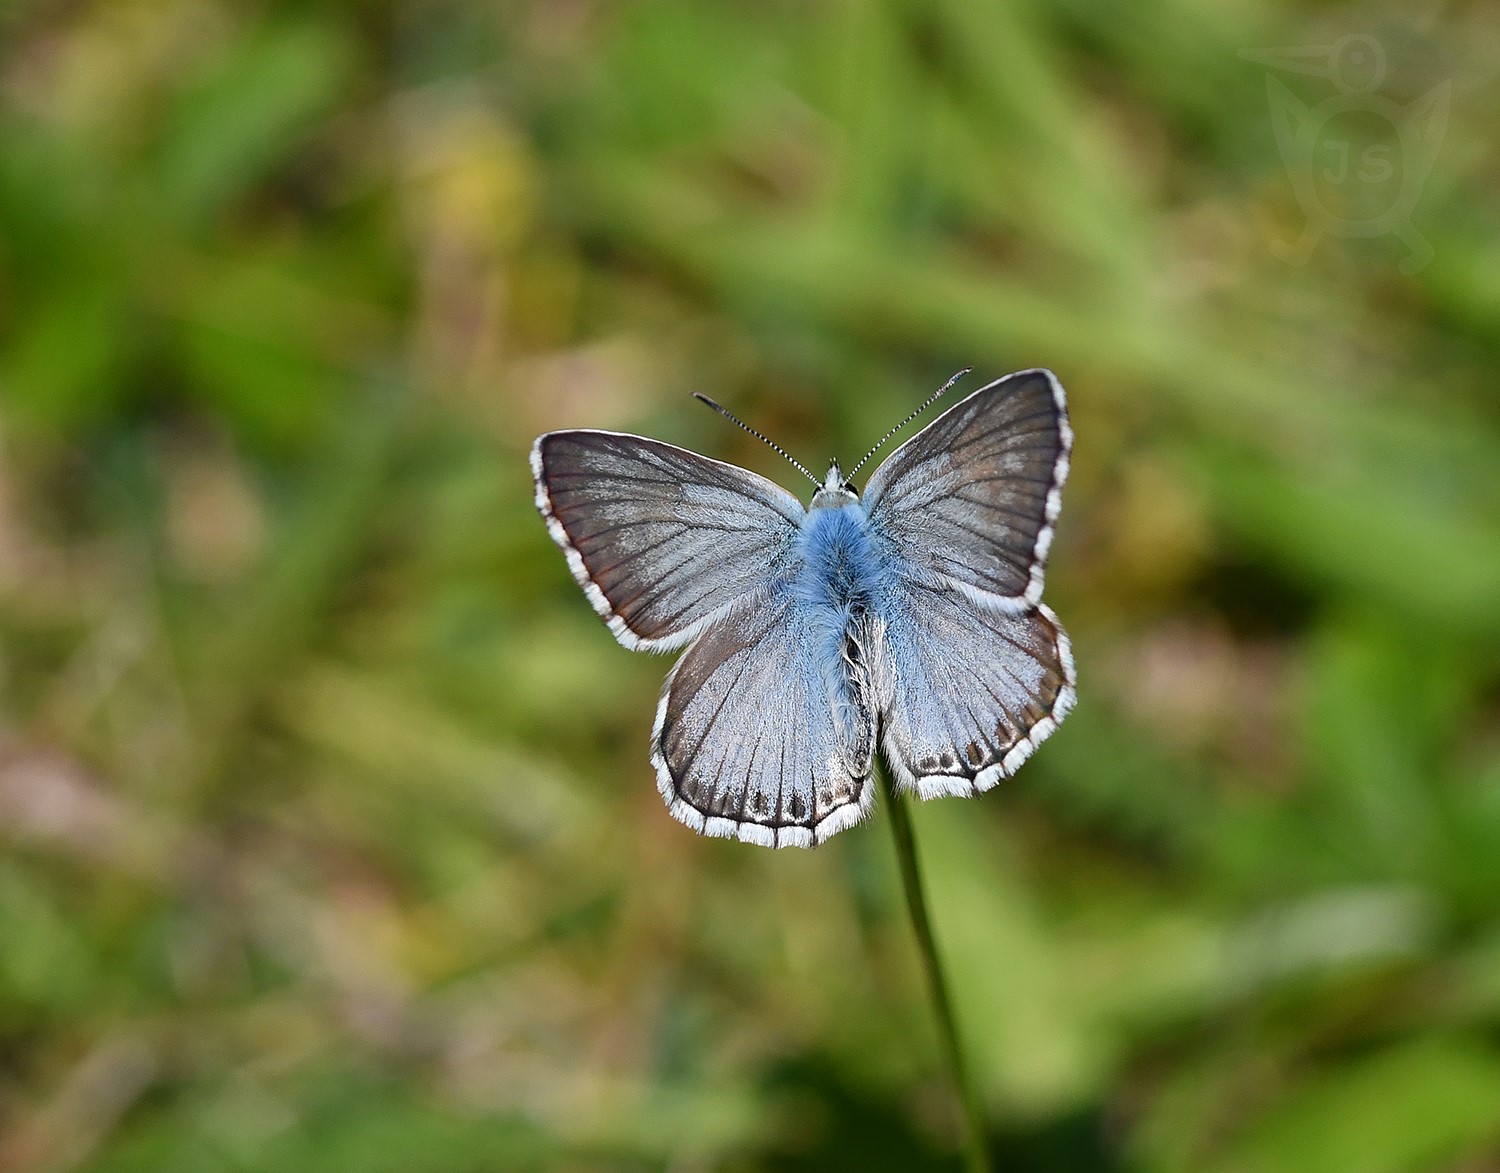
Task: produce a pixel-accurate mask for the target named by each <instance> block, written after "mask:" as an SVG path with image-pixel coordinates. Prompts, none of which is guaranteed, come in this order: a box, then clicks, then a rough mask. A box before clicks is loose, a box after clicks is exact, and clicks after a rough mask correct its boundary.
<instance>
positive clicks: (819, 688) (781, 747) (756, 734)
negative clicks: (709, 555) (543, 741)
mask: <svg viewBox="0 0 1500 1173" xmlns="http://www.w3.org/2000/svg"><path fill="white" fill-rule="evenodd" d="M829 650H830V649H829V647H828V645H827V637H826V633H825V632H821V631H820V630H819V628H818V625H817V623H816V621H815V620H813V618H812V617H811V616H810V615H809V614H808V613H807V611H806V610H805V609H804V608H803V607H801V606H800V605H799V604H798V602H797V601H796V599H795V598H793V597H792V595H791V594H790V592H776V593H774V594H773V595H772V596H770V597H769V598H767V599H766V600H765V602H764V603H763V605H761V606H758V607H755V608H752V609H750V610H746V611H741V612H737V613H736V614H735V615H733V616H732V617H731V618H730V619H729V620H727V621H726V622H724V623H721V624H717V625H715V626H713V627H711V628H709V629H708V630H707V631H705V632H704V633H703V634H702V635H701V636H699V638H698V639H697V640H695V641H694V643H693V645H692V647H690V648H689V649H688V650H687V652H686V653H685V654H684V655H683V657H682V659H680V660H679V661H678V662H677V664H676V665H675V666H674V667H673V669H672V672H671V674H670V675H669V676H668V677H667V682H666V684H665V686H664V687H663V688H662V694H661V702H660V703H659V704H658V705H657V709H656V725H655V727H654V728H653V729H652V731H651V764H652V765H653V766H654V767H655V768H656V782H657V789H658V790H659V791H660V792H661V796H662V799H663V800H664V801H665V802H666V804H667V810H668V812H669V813H670V814H671V815H672V817H673V818H674V819H676V820H678V822H681V823H685V824H686V825H687V826H689V827H691V828H692V829H693V830H695V831H697V832H699V833H700V834H703V835H711V836H715V837H720V838H726V839H739V840H741V841H742V842H745V843H758V844H760V845H762V846H764V847H816V846H817V845H818V844H820V843H823V842H825V841H826V840H827V839H828V838H829V837H830V836H832V835H836V834H837V833H838V832H839V831H842V830H843V829H844V828H845V827H851V826H853V825H854V824H855V823H857V822H859V821H860V820H861V819H863V818H864V817H865V816H866V815H867V814H869V812H870V810H871V807H872V805H873V803H874V783H873V780H872V778H871V769H872V757H873V753H874V745H875V717H874V713H873V711H872V709H871V707H870V703H869V698H868V697H867V696H866V695H865V692H864V690H863V688H862V686H861V684H860V682H859V681H858V680H851V679H850V677H849V676H848V675H846V673H845V671H844V665H843V663H842V662H838V663H837V664H836V665H830V664H829V663H828V662H827V661H828V658H829V657H828V655H827V653H828V651H829ZM833 658H834V659H835V660H837V659H838V657H837V653H836V652H835V655H834V657H833Z"/></svg>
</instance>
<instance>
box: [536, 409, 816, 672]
mask: <svg viewBox="0 0 1500 1173" xmlns="http://www.w3.org/2000/svg"><path fill="white" fill-rule="evenodd" d="M531 465H532V472H533V474H534V476H535V479H536V489H537V492H536V499H537V508H538V509H540V510H541V512H542V516H543V517H545V518H546V519H547V525H548V529H549V530H550V531H551V534H552V537H553V538H554V539H555V540H556V542H557V544H558V545H559V546H561V547H562V549H563V553H564V554H566V555H567V559H568V565H569V567H570V568H571V569H572V571H573V576H574V577H575V578H576V579H577V580H578V584H579V586H581V587H583V589H584V593H585V594H587V595H588V598H589V601H590V602H591V603H592V604H593V605H594V609H595V610H596V611H598V612H599V614H600V615H601V616H602V617H603V618H604V619H605V620H606V621H607V622H608V623H609V626H610V630H611V631H613V632H614V633H615V637H616V638H617V639H619V641H620V642H621V643H623V644H624V645H625V646H626V647H629V648H639V649H646V650H666V649H671V648H674V647H680V646H682V645H683V644H685V643H687V642H688V641H689V640H690V639H691V638H692V637H693V636H694V635H695V634H696V633H697V632H698V631H700V630H702V629H703V628H704V627H705V626H707V625H708V624H709V623H711V622H712V621H713V620H714V619H715V618H716V617H719V616H721V615H722V614H724V613H725V612H726V611H727V610H728V609H729V608H731V607H733V606H734V605H735V604H737V603H742V602H744V601H746V600H748V599H750V598H751V597H753V596H755V595H756V594H757V593H759V592H762V591H764V590H765V589H766V587H767V585H768V583H770V582H771V581H772V580H773V579H774V578H775V576H776V575H777V574H778V573H779V572H780V571H782V570H784V567H785V563H786V561H787V559H788V558H789V557H790V546H791V541H792V539H793V537H795V535H796V532H797V524H798V521H799V520H800V519H801V517H802V514H803V512H804V511H803V508H802V504H801V503H800V502H799V501H798V500H797V499H796V498H795V497H793V496H792V495H791V494H790V493H788V492H787V491H786V490H785V489H783V488H781V487H780V486H778V485H775V484H772V483H771V482H770V481H768V480H766V479H765V478H764V477H761V476H757V475H756V474H755V473H752V472H748V471H746V470H745V469H742V468H736V467H735V466H734V465H732V464H724V463H722V462H721V461H717V460H710V459H709V458H708V457H706V456H699V455H698V454H697V453H694V452H689V451H687V450H686V449H683V448H676V447H674V446H672V445H671V444H663V443H660V442H659V441H656V440H647V439H643V438H642V437H640V436H628V435H622V434H619V433H615V432H598V431H566V432H549V433H548V434H546V435H544V436H542V437H541V438H540V439H538V440H537V442H536V443H535V445H533V446H532V451H531Z"/></svg>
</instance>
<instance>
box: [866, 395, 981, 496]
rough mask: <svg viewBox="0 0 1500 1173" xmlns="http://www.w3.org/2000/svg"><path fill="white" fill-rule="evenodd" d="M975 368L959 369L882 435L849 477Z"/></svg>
mask: <svg viewBox="0 0 1500 1173" xmlns="http://www.w3.org/2000/svg"><path fill="white" fill-rule="evenodd" d="M973 369H974V368H973V367H965V368H964V369H963V370H961V371H959V372H958V374H956V375H954V376H953V378H951V379H949V380H948V381H947V382H946V383H944V384H943V385H942V386H941V387H939V388H938V389H937V390H936V391H934V392H933V393H932V394H931V395H929V396H928V397H927V401H926V402H925V403H923V404H922V406H921V407H919V408H917V410H916V411H914V412H912V413H911V414H910V415H909V416H907V417H906V418H905V419H904V420H902V421H901V422H900V423H899V424H897V425H896V426H895V427H894V428H892V429H891V430H890V431H889V432H887V433H886V434H885V435H883V436H881V437H880V443H878V444H876V445H875V447H873V448H871V449H870V450H869V451H868V452H866V453H865V457H864V459H863V460H861V461H860V462H859V463H858V464H856V465H855V466H854V467H853V468H851V469H850V470H849V477H851V478H852V477H853V476H854V474H855V473H857V472H858V471H859V470H860V469H862V468H864V466H865V465H866V464H867V463H868V462H869V459H870V457H872V456H874V455H875V453H877V452H879V451H880V450H881V449H882V448H883V447H885V442H886V441H887V440H889V439H890V438H891V437H892V436H894V435H895V434H896V433H897V432H899V431H900V430H901V429H902V428H904V427H906V425H907V424H909V423H911V421H912V420H914V419H916V418H917V416H919V415H921V414H922V413H923V412H924V411H926V410H927V409H928V408H929V407H931V406H932V405H933V404H934V403H936V402H937V401H938V400H939V399H940V398H941V397H942V396H943V395H944V394H945V393H946V392H947V391H948V390H949V388H951V387H952V386H953V384H954V383H957V382H958V381H959V380H960V379H962V378H963V377H964V376H965V375H967V374H968V373H969V372H970V371H972V370H973Z"/></svg>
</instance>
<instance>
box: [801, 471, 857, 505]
mask: <svg viewBox="0 0 1500 1173" xmlns="http://www.w3.org/2000/svg"><path fill="white" fill-rule="evenodd" d="M858 500H859V494H858V493H856V492H855V491H854V485H853V484H852V483H851V482H850V481H848V480H846V479H845V477H844V471H843V469H841V468H839V462H838V461H837V460H835V461H834V462H833V463H832V464H830V465H829V466H828V475H827V476H826V477H824V478H823V484H822V485H821V486H820V487H819V488H818V491H817V492H816V493H814V494H813V499H812V507H813V508H814V509H840V508H842V507H843V506H845V505H850V504H853V503H854V502H855V501H858Z"/></svg>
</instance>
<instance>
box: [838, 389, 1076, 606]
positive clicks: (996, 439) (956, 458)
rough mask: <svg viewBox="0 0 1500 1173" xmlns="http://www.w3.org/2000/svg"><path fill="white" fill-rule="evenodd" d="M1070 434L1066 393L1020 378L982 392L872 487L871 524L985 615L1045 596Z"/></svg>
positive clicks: (951, 412)
mask: <svg viewBox="0 0 1500 1173" xmlns="http://www.w3.org/2000/svg"><path fill="white" fill-rule="evenodd" d="M1072 447H1073V432H1072V429H1071V428H1070V427H1069V425H1068V412H1067V405H1066V401H1065V399H1064V397H1063V390H1062V385H1061V384H1060V383H1058V381H1057V379H1056V378H1055V377H1054V376H1053V375H1052V373H1051V372H1050V371H1042V370H1036V371H1021V372H1019V373H1017V374H1014V375H1007V376H1006V377H1005V378H1003V379H1000V380H998V381H997V382H994V383H991V384H989V385H988V386H987V387H981V388H980V389H979V390H978V391H975V392H974V393H973V394H972V395H970V396H969V397H968V398H967V399H964V400H962V401H961V402H959V403H957V404H955V405H954V406H953V407H951V408H949V409H948V410H947V411H946V412H944V413H943V414H942V415H941V416H939V417H938V418H937V419H936V420H934V421H933V422H932V423H931V424H929V425H928V426H927V427H926V428H924V429H922V431H921V432H919V433H917V435H915V436H913V437H912V438H911V439H910V440H908V441H907V442H906V443H905V444H903V445H901V447H900V448H898V449H896V451H895V452H893V453H891V455H890V456H889V457H888V458H887V459H886V461H885V462H884V463H883V464H882V465H881V466H880V467H879V468H878V469H877V470H876V471H875V474H874V476H872V477H871V478H870V483H869V485H868V487H867V488H866V490H865V498H864V500H865V507H866V508H867V509H868V511H869V515H870V521H871V525H872V526H873V527H874V528H875V529H876V530H877V531H878V532H880V533H881V534H883V535H884V536H885V537H886V538H887V539H888V540H889V541H890V543H891V544H892V546H893V547H894V548H895V550H896V551H897V553H898V554H899V556H900V557H901V558H902V559H904V560H906V561H908V562H909V563H911V564H912V565H913V567H914V568H916V569H918V570H919V571H926V572H930V573H932V574H936V575H939V576H941V577H942V578H944V579H946V580H947V581H949V582H951V583H953V584H954V585H955V586H957V587H958V588H959V589H960V590H961V591H963V592H964V593H966V594H968V595H970V596H971V597H973V598H974V599H975V600H976V601H978V602H981V603H983V604H984V605H987V606H999V607H1002V608H1005V609H1007V610H1011V611H1022V610H1025V609H1027V608H1029V607H1032V606H1035V605H1036V603H1037V602H1039V601H1040V599H1041V597H1042V578H1043V573H1044V569H1045V565H1046V560H1047V550H1048V547H1049V546H1050V545H1051V543H1052V526H1053V523H1054V522H1055V521H1056V520H1057V513H1058V510H1059V509H1060V508H1061V505H1062V486H1063V481H1064V480H1066V479H1067V475H1068V462H1069V458H1070V454H1071V451H1072Z"/></svg>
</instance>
